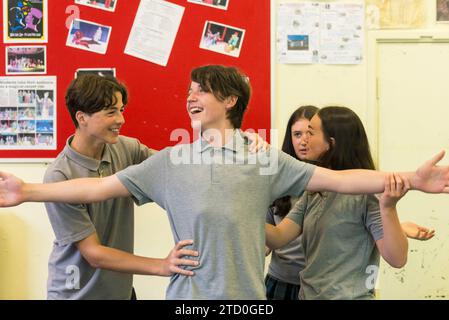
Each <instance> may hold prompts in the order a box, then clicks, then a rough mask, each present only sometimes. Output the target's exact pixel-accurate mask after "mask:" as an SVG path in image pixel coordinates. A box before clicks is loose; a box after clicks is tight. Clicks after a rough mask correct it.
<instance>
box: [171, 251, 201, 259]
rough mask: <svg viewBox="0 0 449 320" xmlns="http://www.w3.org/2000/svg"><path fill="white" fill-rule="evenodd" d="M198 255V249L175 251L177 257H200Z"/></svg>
mask: <svg viewBox="0 0 449 320" xmlns="http://www.w3.org/2000/svg"><path fill="white" fill-rule="evenodd" d="M198 255H199V254H198V251H193V250H186V249H181V250H176V251H175V256H176V257H177V258H180V257H185V256H191V257H198Z"/></svg>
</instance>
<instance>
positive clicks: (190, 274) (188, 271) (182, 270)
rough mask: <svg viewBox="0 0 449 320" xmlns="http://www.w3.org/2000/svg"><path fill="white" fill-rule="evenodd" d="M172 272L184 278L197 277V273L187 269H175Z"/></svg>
mask: <svg viewBox="0 0 449 320" xmlns="http://www.w3.org/2000/svg"><path fill="white" fill-rule="evenodd" d="M171 272H173V273H179V274H182V275H184V276H194V275H195V272H193V271H190V270H186V269H182V268H179V267H173V268H172V270H171Z"/></svg>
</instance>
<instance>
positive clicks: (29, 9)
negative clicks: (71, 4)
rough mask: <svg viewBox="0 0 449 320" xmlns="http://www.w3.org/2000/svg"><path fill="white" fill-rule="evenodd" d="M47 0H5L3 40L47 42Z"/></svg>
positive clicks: (8, 41) (7, 41) (10, 41)
mask: <svg viewBox="0 0 449 320" xmlns="http://www.w3.org/2000/svg"><path fill="white" fill-rule="evenodd" d="M47 30H48V28H47V0H3V42H5V43H29V42H35V43H43V42H47Z"/></svg>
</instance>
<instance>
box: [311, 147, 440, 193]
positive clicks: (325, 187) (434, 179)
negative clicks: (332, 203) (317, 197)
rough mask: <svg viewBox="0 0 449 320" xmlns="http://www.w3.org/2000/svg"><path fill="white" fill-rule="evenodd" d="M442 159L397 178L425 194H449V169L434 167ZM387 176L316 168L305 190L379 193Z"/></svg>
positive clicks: (382, 173) (365, 171)
mask: <svg viewBox="0 0 449 320" xmlns="http://www.w3.org/2000/svg"><path fill="white" fill-rule="evenodd" d="M443 157H444V151H441V152H440V153H438V154H437V155H436V156H434V157H433V158H431V159H430V160H428V161H426V162H425V163H424V164H423V165H421V166H420V167H419V168H418V169H417V170H416V171H415V172H402V173H400V174H399V175H400V176H401V177H402V178H403V180H404V181H405V183H407V184H408V183H409V185H408V186H407V187H408V189H412V190H419V191H423V192H427V193H449V166H437V163H438V162H440V160H441V159H443ZM387 175H388V173H386V172H381V171H373V170H341V171H333V170H328V169H325V168H319V167H318V168H316V169H315V171H314V173H313V175H312V178H311V179H310V181H309V183H308V185H307V187H306V189H307V190H309V191H332V192H339V193H350V194H361V193H380V192H383V191H384V181H385V178H386V176H387ZM407 181H410V182H407Z"/></svg>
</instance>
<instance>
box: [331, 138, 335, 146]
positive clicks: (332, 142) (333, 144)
mask: <svg viewBox="0 0 449 320" xmlns="http://www.w3.org/2000/svg"><path fill="white" fill-rule="evenodd" d="M330 141H331V143H330V144H331V146H332V148H333V147H335V139H334V138H332V137H331V138H330Z"/></svg>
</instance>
